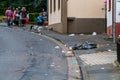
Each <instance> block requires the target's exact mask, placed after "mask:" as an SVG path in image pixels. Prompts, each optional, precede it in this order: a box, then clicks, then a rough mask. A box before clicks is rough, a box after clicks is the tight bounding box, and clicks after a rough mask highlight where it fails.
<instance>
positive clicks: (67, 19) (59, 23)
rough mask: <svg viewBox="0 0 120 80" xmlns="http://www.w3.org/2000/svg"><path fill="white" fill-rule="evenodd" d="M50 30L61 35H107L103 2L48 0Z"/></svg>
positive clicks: (93, 0) (94, 0) (95, 0)
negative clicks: (94, 33)
mask: <svg viewBox="0 0 120 80" xmlns="http://www.w3.org/2000/svg"><path fill="white" fill-rule="evenodd" d="M48 14H49V15H48V21H49V22H48V24H49V28H51V29H53V30H54V31H57V32H60V33H92V32H97V33H105V31H106V27H105V4H104V1H103V0H92V1H90V0H75V1H74V0H48Z"/></svg>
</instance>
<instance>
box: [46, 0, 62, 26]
mask: <svg viewBox="0 0 120 80" xmlns="http://www.w3.org/2000/svg"><path fill="white" fill-rule="evenodd" d="M53 1H54V0H52V13H50V6H49V7H48V9H49V14H48V16H49V25H51V24H56V23H61V9H59V10H58V0H56V10H55V11H54V3H53ZM48 4H49V5H50V0H48ZM60 7H61V6H60Z"/></svg>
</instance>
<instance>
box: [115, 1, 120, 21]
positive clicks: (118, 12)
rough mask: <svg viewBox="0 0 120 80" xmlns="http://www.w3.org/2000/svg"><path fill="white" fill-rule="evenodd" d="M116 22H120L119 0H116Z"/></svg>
mask: <svg viewBox="0 0 120 80" xmlns="http://www.w3.org/2000/svg"><path fill="white" fill-rule="evenodd" d="M116 22H117V23H118V22H120V0H117V1H116Z"/></svg>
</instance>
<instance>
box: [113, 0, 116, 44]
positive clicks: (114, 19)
mask: <svg viewBox="0 0 120 80" xmlns="http://www.w3.org/2000/svg"><path fill="white" fill-rule="evenodd" d="M113 42H114V43H116V0H113Z"/></svg>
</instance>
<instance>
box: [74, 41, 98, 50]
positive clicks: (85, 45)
mask: <svg viewBox="0 0 120 80" xmlns="http://www.w3.org/2000/svg"><path fill="white" fill-rule="evenodd" d="M93 48H97V44H93V43H90V42H88V41H86V42H83V43H78V44H75V45H74V46H73V47H72V49H73V50H81V49H93Z"/></svg>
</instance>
